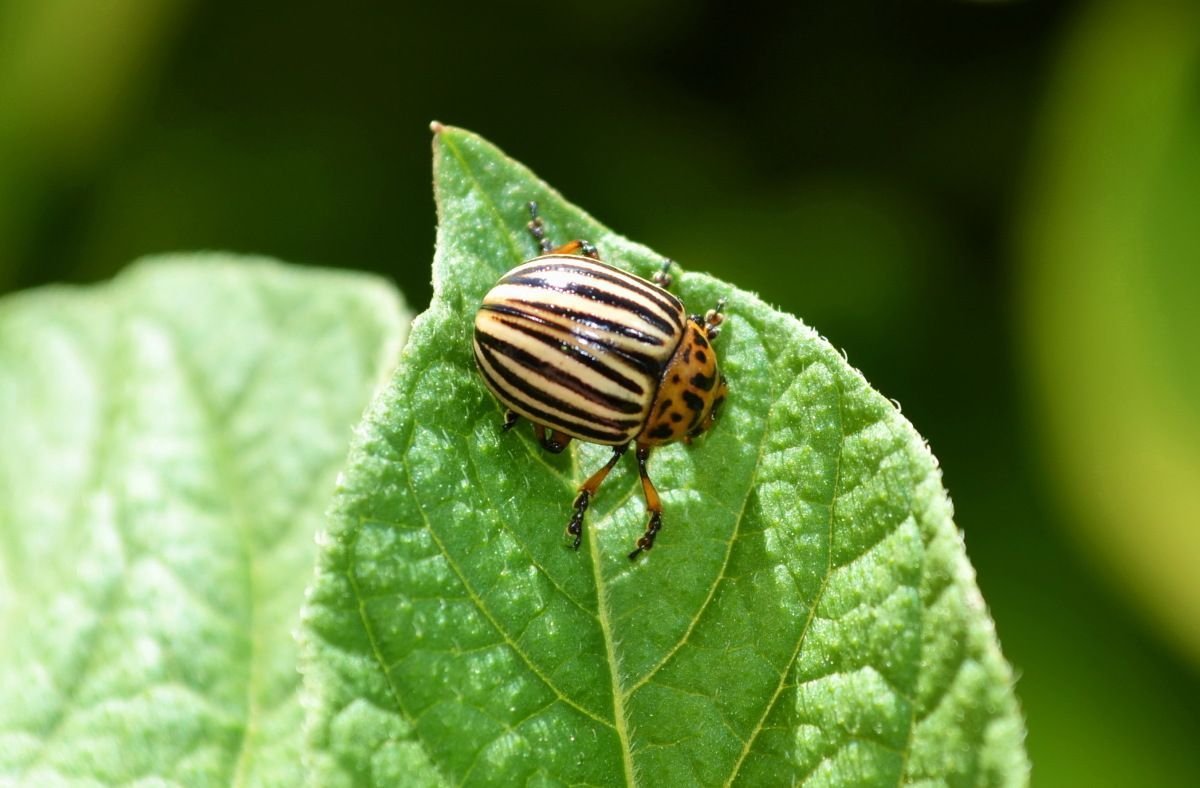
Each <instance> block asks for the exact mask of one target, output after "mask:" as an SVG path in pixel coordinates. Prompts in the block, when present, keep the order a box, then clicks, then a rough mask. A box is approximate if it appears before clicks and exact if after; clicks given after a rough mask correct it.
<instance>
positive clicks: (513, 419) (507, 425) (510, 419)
mask: <svg viewBox="0 0 1200 788" xmlns="http://www.w3.org/2000/svg"><path fill="white" fill-rule="evenodd" d="M520 420H521V415H520V414H519V413H517V412H516V411H515V410H511V409H510V410H506V411H504V427H502V429H503V431H504V432H508V431H509V430H511V429H512V428H513V427H515V426H517V422H518V421H520Z"/></svg>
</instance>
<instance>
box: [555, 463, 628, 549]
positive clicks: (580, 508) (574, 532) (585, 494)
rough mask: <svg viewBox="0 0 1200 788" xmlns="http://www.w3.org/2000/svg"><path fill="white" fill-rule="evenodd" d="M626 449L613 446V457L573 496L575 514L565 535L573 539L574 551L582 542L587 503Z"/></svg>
mask: <svg viewBox="0 0 1200 788" xmlns="http://www.w3.org/2000/svg"><path fill="white" fill-rule="evenodd" d="M628 448H629V444H628V443H626V444H624V445H621V446H613V456H612V457H610V458H609V459H608V462H607V463H605V465H604V467H603V468H601V469H600V470H598V471H596V472H595V473H593V474H592V475H591V476H589V477H588V480H587V481H586V482H584V483H583V484H581V485H580V486H579V495H577V496H575V513H574V514H573V515H571V522H569V523H568V524H567V533H568V534H570V535H571V536H573V537H575V539H574V541H573V543H572V546H573V547H574V548H575V549H576V550H578V549H579V543H580V542H581V541H582V540H583V513H584V512H586V511H587V508H588V503H590V502H591V498H592V496H593V495H595V494H596V491H597V490H598V489H600V484H601V483H602V482H603V481H604V480H605V478H607V477H608V472H609V471H611V470H612V469H613V467H614V466H616V464H617V461H618V460H620V459H621V457H622V456H623V455H624V454H625V451H626V449H628Z"/></svg>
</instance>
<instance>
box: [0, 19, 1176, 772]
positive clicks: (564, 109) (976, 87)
mask: <svg viewBox="0 0 1200 788" xmlns="http://www.w3.org/2000/svg"><path fill="white" fill-rule="evenodd" d="M435 118H436V119H438V120H440V121H443V122H446V123H452V124H455V125H459V126H464V127H467V128H470V129H472V130H474V131H477V132H479V133H481V134H483V135H484V136H486V137H488V138H489V139H491V140H492V141H493V142H495V143H497V144H499V145H500V146H501V147H503V148H504V149H506V150H507V151H508V152H509V153H510V154H511V155H513V156H515V157H516V158H518V159H519V160H521V161H524V162H525V163H527V164H529V165H530V166H531V167H533V168H534V169H535V170H536V171H537V172H538V173H539V174H540V175H542V176H543V177H545V178H546V179H547V180H549V181H550V182H551V183H552V184H554V185H556V186H557V187H559V188H560V189H561V190H562V191H563V192H564V193H565V194H566V196H567V197H568V198H569V199H571V200H573V201H575V202H577V203H578V204H580V205H582V206H583V207H585V208H586V209H587V210H589V211H590V212H591V213H593V214H594V215H595V216H596V217H597V218H599V219H600V220H601V221H603V222H605V223H607V224H609V225H610V226H612V227H613V228H615V229H617V230H618V231H620V232H623V233H624V234H626V235H628V236H630V237H633V238H636V239H638V240H640V241H643V242H645V243H647V244H649V245H651V246H653V247H655V248H656V249H658V250H660V251H662V252H663V253H665V254H669V255H670V256H672V257H674V258H675V259H677V260H679V261H680V262H681V264H683V265H684V266H686V267H690V268H696V269H704V270H708V271H711V272H712V273H714V274H716V275H718V276H721V277H724V278H726V279H728V280H730V281H732V282H734V283H736V284H737V285H739V286H742V287H745V288H747V289H751V290H757V291H759V292H760V293H763V294H764V295H765V296H766V297H767V299H768V300H769V301H771V302H772V303H774V304H776V305H778V306H779V307H781V308H783V309H786V310H788V311H791V312H794V313H796V314H798V315H800V316H802V317H803V318H804V319H805V320H806V321H807V322H809V323H810V324H811V325H813V326H815V327H817V328H818V329H819V330H820V331H821V332H822V333H823V334H825V335H826V336H827V337H829V339H830V340H831V341H832V342H833V343H834V344H835V345H837V346H839V347H842V348H845V349H846V350H847V352H848V354H849V357H850V360H851V362H852V363H854V364H855V365H856V366H858V367H859V368H860V369H862V370H863V372H864V373H865V374H866V376H867V378H868V379H869V380H870V381H871V382H872V383H873V384H874V385H875V386H876V387H877V388H879V389H880V390H882V391H883V392H884V393H886V394H887V395H889V396H892V397H894V398H896V399H897V400H898V401H899V402H900V403H902V405H903V407H904V411H905V413H906V415H907V416H908V417H909V418H910V419H911V420H912V421H913V422H914V424H916V426H917V428H918V429H919V430H920V431H921V433H922V434H923V435H925V436H926V437H927V438H928V439H929V441H930V443H931V445H932V446H933V448H934V451H935V452H936V454H937V455H938V457H939V458H940V460H941V462H942V466H943V468H944V471H945V481H946V484H947V486H948V488H949V489H950V491H951V493H952V495H953V497H954V500H955V504H956V508H957V513H958V522H959V524H960V526H961V527H962V528H963V530H964V532H965V538H966V542H967V548H968V551H969V554H970V556H971V559H972V560H973V562H974V564H975V567H976V569H977V571H978V576H979V584H980V586H981V588H982V590H983V593H984V596H985V598H986V599H987V601H988V604H989V605H990V607H991V610H992V613H993V615H994V617H995V620H996V625H997V628H998V630H999V635H1000V639H1001V642H1002V644H1003V646H1004V650H1005V653H1006V654H1007V656H1008V658H1009V659H1010V660H1011V661H1012V663H1013V664H1014V666H1015V668H1016V670H1017V672H1018V675H1019V677H1020V678H1019V683H1018V694H1019V697H1020V699H1021V702H1022V704H1023V707H1024V709H1025V712H1026V715H1027V717H1028V724H1029V740H1028V743H1029V751H1030V756H1031V758H1032V760H1033V764H1034V780H1035V783H1037V784H1044V785H1200V448H1198V447H1200V411H1198V409H1197V406H1196V402H1197V400H1198V398H1200V309H1198V308H1197V300H1198V298H1200V265H1198V264H1200V4H1197V3H1185V2H1178V3H1172V2H1156V3H1145V2H1124V3H1120V2H1110V3H1051V2H1014V3H1002V2H991V3H968V2H927V3H888V2H876V3H869V4H868V3H845V4H834V3H820V4H817V3H803V4H779V3H769V2H761V0H752V1H751V2H743V3H738V4H732V3H729V4H722V3H717V2H707V3H705V2H699V3H695V2H693V3H685V2H680V1H679V0H676V1H675V2H663V3H655V4H647V3H641V2H637V1H636V0H616V1H615V2H609V3H603V4H601V3H592V2H574V1H572V2H558V3H539V2H530V3H524V4H521V5H519V6H512V5H508V6H504V5H501V4H478V6H472V5H470V4H463V3H459V4H453V5H450V4H445V5H439V4H395V3H378V4H371V3H361V2H359V3H347V4H343V5H340V6H336V7H335V6H333V5H322V6H306V5H304V4H293V3H290V2H282V1H281V0H269V1H268V2H259V3H254V4H242V3H234V2H229V1H227V0H221V1H220V2H207V3H199V2H193V3H188V2H182V0H109V1H108V2H105V3H79V2H75V1H73V0H8V2H6V3H3V4H0V292H8V291H11V290H15V289H20V288H25V287H32V286H35V285H38V284H42V283H46V282H53V281H69V282H91V281H96V280H99V279H103V278H105V277H108V276H110V275H111V274H112V273H113V272H115V271H116V270H117V269H118V268H120V267H121V266H122V265H123V264H125V263H127V262H129V261H130V260H132V259H134V258H136V257H138V256H141V255H144V254H148V253H153V252H162V251H174V250H196V249H228V250H233V251H239V252H258V253H265V254H269V255H273V256H277V257H280V258H282V259H285V260H290V261H293V262H300V263H313V264H321V265H330V266H343V267H348V268H360V269H370V270H374V271H378V272H381V273H383V274H385V275H386V276H389V277H391V278H393V279H394V280H395V281H396V282H397V283H398V284H399V285H400V287H401V288H402V290H403V291H404V293H405V295H406V296H407V298H408V299H409V301H410V302H412V303H413V304H414V306H417V307H421V306H423V305H424V303H426V302H427V301H428V298H429V294H430V287H429V263H430V259H431V256H432V251H433V235H434V224H435V219H434V214H433V205H432V200H431V195H430V172H429V142H430V135H429V131H428V124H429V121H430V120H432V119H435ZM733 318H734V319H736V315H734V316H733ZM734 385H735V386H736V381H734Z"/></svg>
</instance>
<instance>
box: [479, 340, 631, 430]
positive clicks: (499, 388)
mask: <svg viewBox="0 0 1200 788" xmlns="http://www.w3.org/2000/svg"><path fill="white" fill-rule="evenodd" d="M475 348H476V350H475V365H476V366H477V367H479V373H480V374H481V375H483V378H484V380H486V381H487V384H488V386H489V387H490V388H491V389H492V391H495V392H498V393H503V395H504V397H508V399H509V401H507V402H505V403H504V404H505V405H517V406H518V407H520V409H521V410H523V411H525V413H526V415H527V417H529V418H532V419H534V420H536V422H537V423H539V424H541V425H542V426H544V427H549V428H550V429H555V430H559V431H561V432H565V433H567V434H569V435H571V436H572V437H577V438H584V439H588V440H594V441H597V442H600V443H621V442H623V441H625V440H627V436H626V435H625V433H612V432H603V431H601V430H598V429H595V428H594V427H589V426H587V425H586V424H577V423H575V422H573V421H569V420H566V419H562V418H559V417H558V416H553V415H551V414H550V413H547V412H546V411H545V410H542V409H541V408H539V407H538V406H536V405H534V404H533V403H531V402H527V401H526V400H525V399H523V398H522V397H518V396H515V395H514V394H513V392H512V391H511V390H509V389H508V387H506V386H505V385H504V384H502V383H500V382H498V381H497V380H496V379H495V378H494V377H492V376H491V375H490V374H489V373H488V371H487V366H486V365H485V364H486V363H490V362H485V361H484V360H483V359H482V358H481V356H480V350H481V348H480V347H479V346H478V345H476V346H475ZM485 352H486V351H485ZM495 369H496V370H497V371H498V372H501V374H503V368H501V367H495ZM502 399H503V397H502Z"/></svg>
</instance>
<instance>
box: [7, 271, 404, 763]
mask: <svg viewBox="0 0 1200 788" xmlns="http://www.w3.org/2000/svg"><path fill="white" fill-rule="evenodd" d="M406 324H407V321H406V318H405V316H404V312H403V308H402V307H401V305H400V304H399V303H398V300H397V297H396V294H395V291H394V290H393V289H392V288H390V287H389V286H387V285H385V284H384V283H382V282H380V281H378V280H376V279H374V278H372V277H367V276H361V275H351V274H340V273H332V272H323V271H313V270H303V269H293V268H287V267H284V266H281V265H278V264H274V263H270V262H265V261H261V260H248V259H239V258H234V257H228V256H219V255H197V256H191V257H176V258H163V259H161V260H157V261H153V262H149V263H142V264H139V265H136V266H134V267H133V268H131V269H129V270H128V271H127V272H125V273H124V274H122V275H121V276H119V277H118V278H117V279H116V280H115V281H113V282H112V283H111V284H106V285H103V286H98V287H92V288H83V289H68V288H45V289H41V290H36V291H31V292H28V293H24V294H19V295H15V296H10V297H8V298H6V299H4V300H3V301H0V446H2V447H3V451H2V452H0V631H2V632H3V633H4V647H3V648H2V649H0V782H3V781H4V780H5V779H7V778H12V777H18V778H23V781H22V784H28V785H46V784H51V783H55V782H58V781H65V782H81V783H83V782H86V783H88V784H99V783H104V784H112V783H131V782H136V781H139V780H143V779H151V778H157V779H161V780H165V781H168V782H171V783H175V784H189V785H201V784H210V785H216V784H246V783H250V784H277V785H281V784H288V785H295V784H298V782H299V781H300V780H301V778H302V773H301V771H300V762H299V761H300V755H299V749H300V738H301V737H300V735H299V729H300V723H301V718H302V716H303V712H302V709H301V707H300V704H299V702H298V698H297V691H298V684H299V676H298V673H297V671H296V654H295V651H296V649H295V645H294V643H293V640H292V630H293V629H294V628H295V625H296V619H297V613H298V611H299V608H300V603H301V598H302V595H303V589H304V584H305V583H306V582H307V580H308V579H309V577H310V573H311V565H312V559H313V545H312V538H313V534H314V533H315V531H316V527H317V523H318V522H319V521H320V519H321V518H322V516H323V514H324V511H325V508H326V506H327V504H328V500H329V495H330V494H331V493H332V491H333V487H334V476H335V474H336V471H337V468H338V466H339V465H340V464H341V462H342V460H343V458H344V452H345V446H346V443H347V440H348V438H349V435H350V431H351V427H352V426H353V424H354V423H355V422H356V421H357V419H358V418H359V417H360V415H361V412H362V409H363V407H364V406H365V404H366V402H367V400H368V398H369V396H370V393H371V391H372V389H373V388H374V386H375V385H376V383H377V382H378V381H379V380H380V379H381V377H382V376H383V375H385V374H386V373H387V372H388V371H389V369H390V366H391V363H392V361H394V359H395V357H396V356H397V354H398V343H399V342H400V341H401V339H402V335H403V334H404V330H405V327H406Z"/></svg>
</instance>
